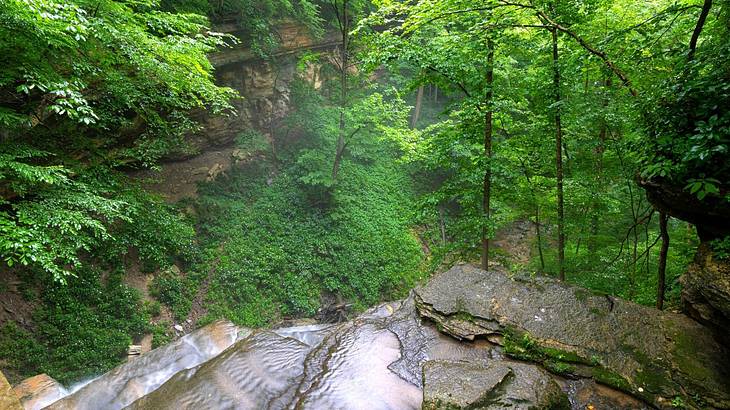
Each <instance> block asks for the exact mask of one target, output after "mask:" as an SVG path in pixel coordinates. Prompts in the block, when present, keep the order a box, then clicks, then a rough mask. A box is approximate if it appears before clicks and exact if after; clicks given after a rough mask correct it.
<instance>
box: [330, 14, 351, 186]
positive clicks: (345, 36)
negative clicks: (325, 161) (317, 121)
mask: <svg viewBox="0 0 730 410" xmlns="http://www.w3.org/2000/svg"><path fill="white" fill-rule="evenodd" d="M347 2H348V0H343V2H342V20H340V30H341V34H342V49H341V53H340V64H341V66H340V88H341V90H340V91H341V94H340V129H339V135H338V136H337V148H336V151H335V162H334V164H333V165H332V183H333V184H334V183H335V182H336V181H337V173H338V172H339V171H340V163H341V162H342V156H343V155H344V153H345V108H346V107H347V66H348V54H347V48H348V40H349V31H350V27H349V21H348V16H347Z"/></svg>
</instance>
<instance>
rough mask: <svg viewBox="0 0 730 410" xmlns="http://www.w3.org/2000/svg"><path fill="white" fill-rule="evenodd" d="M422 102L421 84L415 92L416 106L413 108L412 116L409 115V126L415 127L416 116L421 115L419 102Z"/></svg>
mask: <svg viewBox="0 0 730 410" xmlns="http://www.w3.org/2000/svg"><path fill="white" fill-rule="evenodd" d="M422 103H423V86H420V87H418V93H417V94H416V107H415V108H414V109H413V116H412V117H411V128H416V124H417V123H418V118H419V117H420V116H421V104H422Z"/></svg>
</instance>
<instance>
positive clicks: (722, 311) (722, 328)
mask: <svg viewBox="0 0 730 410" xmlns="http://www.w3.org/2000/svg"><path fill="white" fill-rule="evenodd" d="M680 280H681V283H682V307H683V309H684V310H685V311H686V312H687V313H688V314H689V315H690V316H692V317H693V318H695V319H696V320H698V321H700V322H702V323H706V324H708V325H710V326H712V327H714V328H715V329H717V330H719V332H718V333H719V334H720V336H721V337H724V338H725V343H726V344H730V261H728V260H722V259H718V258H717V257H716V256H715V255H714V254H713V252H712V249H711V248H710V245H709V244H708V243H702V244H700V246H699V248H698V249H697V255H695V259H694V261H693V262H692V264H690V266H689V269H688V270H687V273H685V274H684V275H683V276H682V278H681V279H680Z"/></svg>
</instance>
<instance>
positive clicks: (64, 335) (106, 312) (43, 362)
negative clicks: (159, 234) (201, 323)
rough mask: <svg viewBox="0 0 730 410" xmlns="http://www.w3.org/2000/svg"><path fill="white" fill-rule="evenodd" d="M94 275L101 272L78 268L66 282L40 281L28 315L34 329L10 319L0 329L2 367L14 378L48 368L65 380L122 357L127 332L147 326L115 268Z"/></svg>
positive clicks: (128, 340) (131, 334) (140, 331)
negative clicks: (103, 275) (36, 299)
mask: <svg viewBox="0 0 730 410" xmlns="http://www.w3.org/2000/svg"><path fill="white" fill-rule="evenodd" d="M100 278H101V272H99V271H97V270H93V269H82V270H80V271H79V272H78V276H77V277H75V278H69V279H68V283H67V285H62V284H59V283H57V282H50V283H46V284H45V286H44V287H43V288H42V291H41V295H40V298H41V305H40V306H39V307H38V308H37V309H36V311H35V312H34V315H33V319H34V322H35V328H36V329H35V331H34V332H33V333H32V334H31V333H29V332H27V331H25V330H23V329H20V328H18V327H17V326H16V325H14V324H12V323H10V324H6V325H5V326H4V327H2V328H1V330H0V357H3V358H8V360H7V361H8V363H7V365H5V367H4V369H3V370H8V374H11V375H14V376H13V377H14V378H16V381H17V379H19V378H25V377H29V376H33V375H35V374H38V373H48V374H49V375H50V376H51V377H53V378H55V379H56V380H58V381H59V382H61V383H62V384H65V385H68V384H70V383H73V382H77V381H80V380H82V379H84V378H88V377H91V376H95V375H99V374H101V373H104V372H106V371H108V370H110V369H111V368H113V367H115V366H116V365H118V364H119V363H121V362H123V361H124V359H125V358H126V352H127V348H128V347H129V345H130V344H131V343H132V340H133V338H134V337H137V336H141V335H142V334H143V333H144V332H145V331H146V330H147V327H148V325H147V317H146V316H145V315H144V314H142V313H141V312H142V306H141V302H140V295H139V293H138V292H137V291H136V290H134V289H131V288H129V287H128V286H126V285H124V284H123V283H122V274H121V272H112V273H110V274H109V275H108V277H107V278H106V280H105V281H102V280H101V279H100Z"/></svg>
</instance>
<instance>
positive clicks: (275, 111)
mask: <svg viewBox="0 0 730 410" xmlns="http://www.w3.org/2000/svg"><path fill="white" fill-rule="evenodd" d="M214 30H215V31H219V32H224V33H228V34H231V35H234V36H243V34H241V32H240V30H239V29H238V28H237V26H235V25H222V26H218V27H215V28H214ZM276 31H277V37H278V38H279V39H280V48H279V50H278V52H276V53H275V55H274V56H273V57H272V58H270V59H268V61H264V60H263V59H261V58H260V57H259V56H257V55H256V54H254V53H253V51H252V50H251V49H250V48H249V47H247V46H246V41H245V40H244V39H243V38H242V39H241V42H240V44H239V45H237V46H234V47H232V48H228V49H224V50H221V51H220V52H217V53H215V54H212V55H210V57H209V58H210V60H211V62H212V63H213V64H214V65H215V67H216V77H217V83H218V84H219V85H222V86H226V87H231V88H233V89H235V90H236V91H238V93H239V94H240V95H241V97H242V98H240V99H237V100H235V101H233V102H232V103H233V105H234V107H235V109H236V113H235V114H234V115H229V116H210V115H208V113H207V112H206V111H203V110H201V111H198V112H195V113H194V116H195V117H196V119H198V120H199V121H201V123H202V124H203V127H202V129H201V131H200V132H198V133H195V134H193V135H190V136H188V142H189V143H190V144H191V145H192V147H193V148H194V149H195V151H197V152H198V154H197V155H194V156H177V157H171V158H168V160H167V161H166V162H165V163H163V164H162V165H161V167H160V169H159V170H157V171H149V170H145V171H140V172H136V173H134V174H133V176H134V177H136V178H151V179H152V180H154V181H155V182H154V183H150V184H147V185H146V187H147V188H148V189H150V190H152V191H155V192H157V193H159V194H161V195H163V196H164V197H165V198H166V199H167V200H168V201H170V202H176V201H178V200H180V199H184V198H191V197H195V195H196V191H197V183H198V182H201V181H205V180H212V179H214V178H216V177H217V176H218V175H221V174H224V173H225V172H226V171H227V170H229V169H230V168H231V167H232V166H234V165H235V164H236V163H238V162H241V161H248V160H250V159H252V155H251V153H245V152H241V151H240V150H237V149H236V147H235V141H236V137H237V136H238V135H240V134H241V133H242V132H244V131H246V130H256V131H258V132H260V133H261V134H263V135H264V136H266V137H267V138H271V133H272V130H273V129H274V128H275V127H276V125H277V122H278V121H280V120H281V119H283V118H284V117H285V116H286V114H287V113H288V112H289V110H290V109H291V108H292V98H291V84H292V82H293V81H294V80H295V79H296V78H301V79H303V80H304V81H307V82H309V83H311V84H313V85H314V86H315V88H319V87H320V86H321V85H322V73H321V66H320V65H318V64H315V63H307V64H306V65H305V67H304V70H301V69H298V55H299V53H301V52H302V51H316V52H322V53H325V54H326V53H328V52H330V51H332V50H333V49H334V48H335V47H336V46H337V44H338V43H337V41H336V39H333V38H332V36H328V35H325V36H324V37H322V38H314V37H312V36H311V34H310V33H309V32H308V31H307V30H306V28H304V27H302V26H301V25H300V24H297V23H295V22H282V23H281V24H280V25H279V26H278V27H277V29H276Z"/></svg>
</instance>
